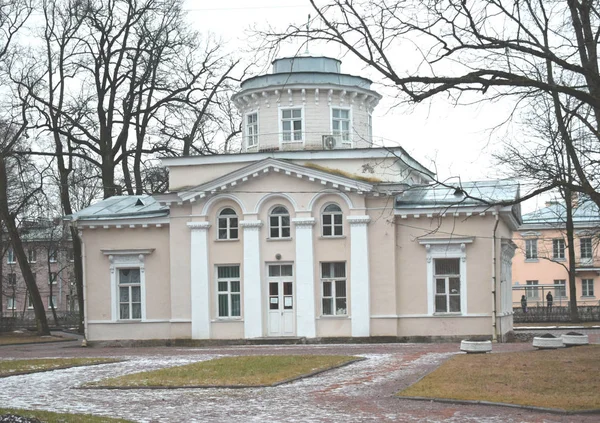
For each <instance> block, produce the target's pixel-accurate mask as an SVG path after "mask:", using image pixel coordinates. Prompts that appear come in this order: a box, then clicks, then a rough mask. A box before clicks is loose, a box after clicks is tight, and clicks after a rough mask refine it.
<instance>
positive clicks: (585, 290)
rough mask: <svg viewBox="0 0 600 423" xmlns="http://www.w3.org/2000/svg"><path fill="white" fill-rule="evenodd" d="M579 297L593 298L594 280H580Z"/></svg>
mask: <svg viewBox="0 0 600 423" xmlns="http://www.w3.org/2000/svg"><path fill="white" fill-rule="evenodd" d="M581 295H582V296H583V297H593V296H594V280H593V279H582V280H581Z"/></svg>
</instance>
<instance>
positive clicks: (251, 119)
mask: <svg viewBox="0 0 600 423" xmlns="http://www.w3.org/2000/svg"><path fill="white" fill-rule="evenodd" d="M246 143H247V146H248V147H254V146H255V145H257V144H258V113H250V114H248V115H246Z"/></svg>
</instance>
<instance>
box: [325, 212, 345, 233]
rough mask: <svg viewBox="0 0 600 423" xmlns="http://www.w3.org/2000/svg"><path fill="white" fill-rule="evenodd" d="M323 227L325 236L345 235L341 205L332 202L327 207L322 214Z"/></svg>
mask: <svg viewBox="0 0 600 423" xmlns="http://www.w3.org/2000/svg"><path fill="white" fill-rule="evenodd" d="M321 228H322V234H323V236H342V235H344V225H343V220H342V209H340V206H338V205H337V204H330V205H328V206H327V207H325V209H324V210H323V214H322V216H321Z"/></svg>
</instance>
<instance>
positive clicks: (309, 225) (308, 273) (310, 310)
mask: <svg viewBox="0 0 600 423" xmlns="http://www.w3.org/2000/svg"><path fill="white" fill-rule="evenodd" d="M292 223H294V225H295V226H296V333H297V335H298V336H304V337H307V338H314V337H316V336H317V332H316V325H315V272H314V268H315V263H314V252H313V226H314V225H315V223H316V219H315V218H314V217H297V218H293V219H292Z"/></svg>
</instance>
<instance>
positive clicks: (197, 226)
mask: <svg viewBox="0 0 600 423" xmlns="http://www.w3.org/2000/svg"><path fill="white" fill-rule="evenodd" d="M187 227H188V228H190V229H191V230H192V231H193V230H204V231H206V230H208V228H210V222H188V223H187Z"/></svg>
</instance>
